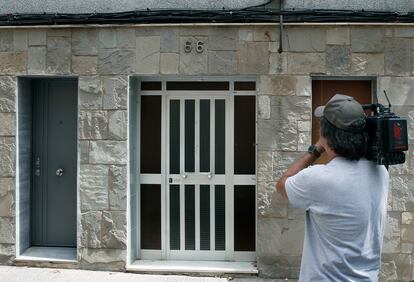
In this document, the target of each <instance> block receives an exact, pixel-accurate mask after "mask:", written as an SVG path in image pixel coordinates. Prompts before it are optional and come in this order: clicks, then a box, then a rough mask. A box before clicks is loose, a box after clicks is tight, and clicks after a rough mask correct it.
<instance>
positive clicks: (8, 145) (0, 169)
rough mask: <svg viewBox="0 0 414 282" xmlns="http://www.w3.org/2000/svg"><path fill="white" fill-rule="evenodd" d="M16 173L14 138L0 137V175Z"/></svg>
mask: <svg viewBox="0 0 414 282" xmlns="http://www.w3.org/2000/svg"><path fill="white" fill-rule="evenodd" d="M15 175H16V138H15V137H0V177H13V176H15Z"/></svg>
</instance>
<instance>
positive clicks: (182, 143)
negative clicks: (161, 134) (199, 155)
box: [180, 99, 185, 176]
mask: <svg viewBox="0 0 414 282" xmlns="http://www.w3.org/2000/svg"><path fill="white" fill-rule="evenodd" d="M184 101H185V100H184V99H180V173H181V176H183V175H184V174H185V167H184V160H185V138H184V137H185V122H184V121H185V119H184V118H185V108H184V107H185V104H184Z"/></svg>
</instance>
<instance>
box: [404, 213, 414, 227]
mask: <svg viewBox="0 0 414 282" xmlns="http://www.w3.org/2000/svg"><path fill="white" fill-rule="evenodd" d="M401 224H414V212H403V213H402V214H401Z"/></svg>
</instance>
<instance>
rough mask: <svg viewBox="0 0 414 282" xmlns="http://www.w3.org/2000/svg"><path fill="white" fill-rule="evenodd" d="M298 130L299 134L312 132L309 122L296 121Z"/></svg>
mask: <svg viewBox="0 0 414 282" xmlns="http://www.w3.org/2000/svg"><path fill="white" fill-rule="evenodd" d="M298 130H299V131H301V132H310V131H311V130H312V122H311V121H310V120H298Z"/></svg>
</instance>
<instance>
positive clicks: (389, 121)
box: [362, 91, 408, 167]
mask: <svg viewBox="0 0 414 282" xmlns="http://www.w3.org/2000/svg"><path fill="white" fill-rule="evenodd" d="M384 93H385V97H386V98H387V101H388V107H385V106H384V105H382V104H379V103H377V104H367V105H362V108H363V109H364V110H370V111H371V112H372V113H373V115H371V116H368V117H367V118H366V125H365V127H366V130H367V133H368V138H369V141H368V152H367V156H366V157H367V159H368V160H371V161H373V162H375V163H376V164H378V165H385V166H387V167H388V166H389V165H396V164H403V163H404V162H405V153H404V151H407V150H408V136H407V120H406V119H405V118H400V117H399V116H397V115H396V114H394V113H393V112H391V103H390V100H389V99H388V96H387V93H386V92H385V91H384Z"/></svg>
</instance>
